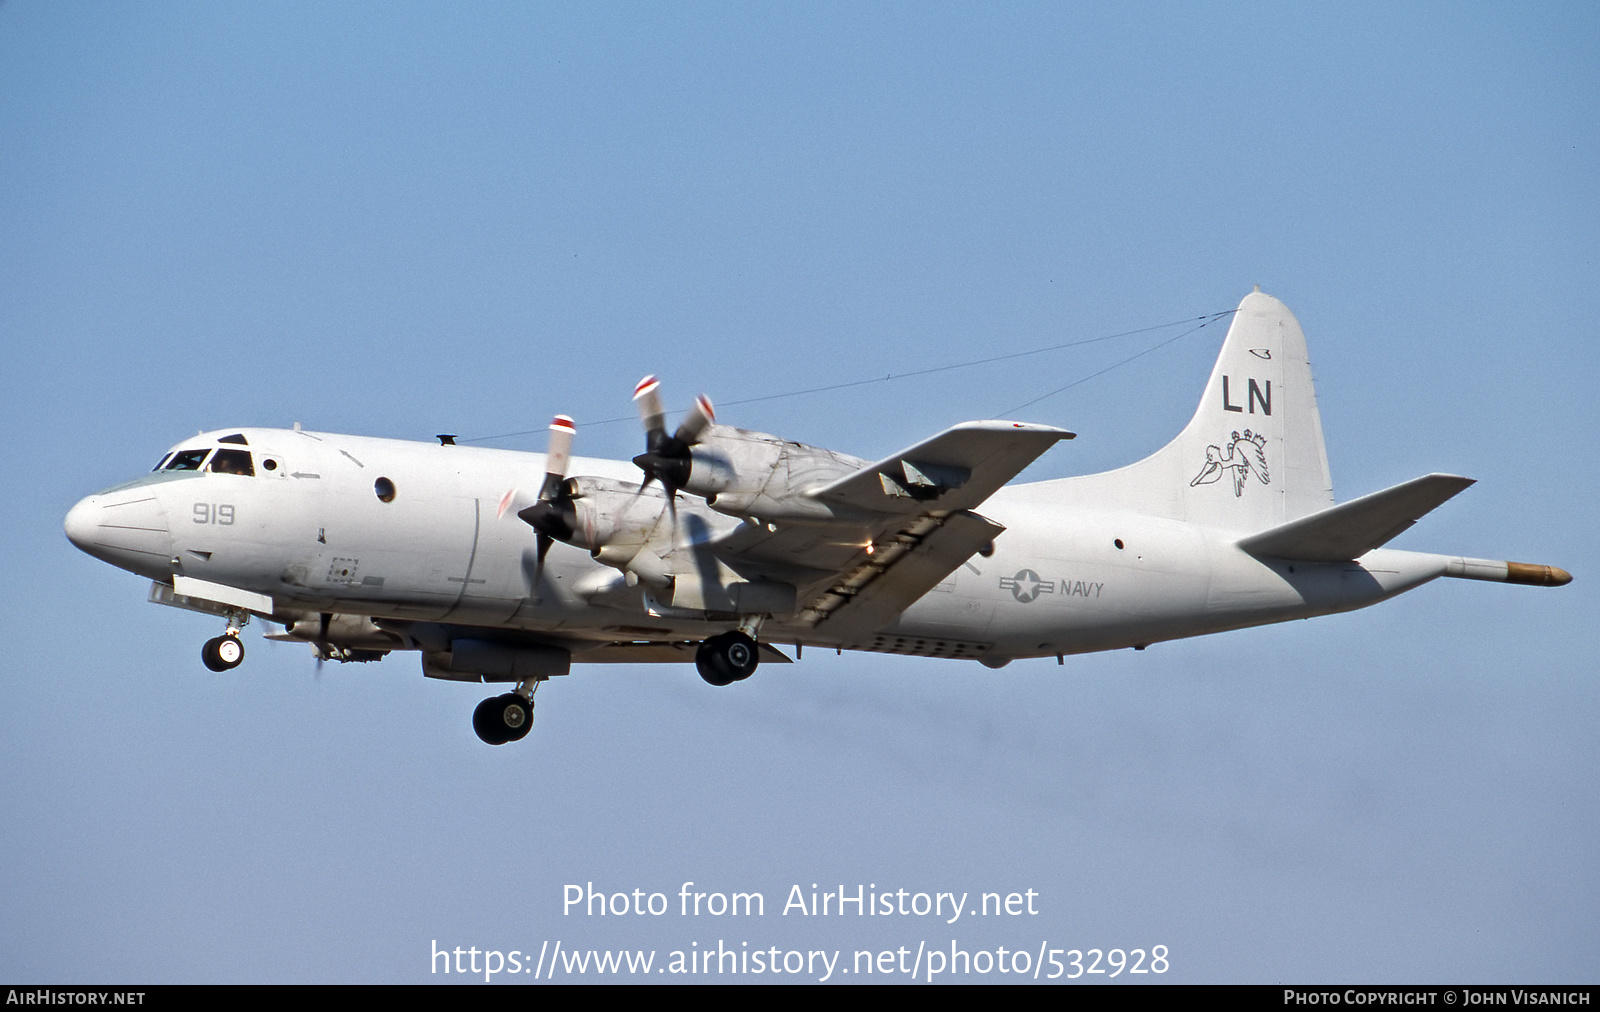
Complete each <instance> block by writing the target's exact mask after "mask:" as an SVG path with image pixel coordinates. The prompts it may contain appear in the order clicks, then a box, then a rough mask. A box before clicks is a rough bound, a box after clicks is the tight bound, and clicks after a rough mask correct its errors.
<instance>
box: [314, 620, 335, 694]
mask: <svg viewBox="0 0 1600 1012" xmlns="http://www.w3.org/2000/svg"><path fill="white" fill-rule="evenodd" d="M332 622H333V615H332V614H331V613H329V612H323V613H321V614H320V615H319V616H318V617H317V638H316V640H315V641H314V643H315V645H316V651H317V674H316V679H317V681H319V682H320V681H322V663H323V662H324V661H326V660H327V659H328V651H329V647H328V626H329V625H330V624H331V623H332Z"/></svg>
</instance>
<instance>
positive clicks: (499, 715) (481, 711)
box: [472, 692, 533, 745]
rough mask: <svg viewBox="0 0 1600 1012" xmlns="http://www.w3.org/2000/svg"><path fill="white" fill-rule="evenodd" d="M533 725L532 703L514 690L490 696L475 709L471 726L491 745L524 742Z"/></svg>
mask: <svg viewBox="0 0 1600 1012" xmlns="http://www.w3.org/2000/svg"><path fill="white" fill-rule="evenodd" d="M532 728H533V702H532V701H531V700H527V699H523V698H522V697H521V696H519V695H517V694H516V693H515V692H508V693H506V694H505V695H503V696H490V697H489V698H488V699H485V700H484V701H483V702H481V703H479V704H478V708H477V709H476V710H473V711H472V729H473V730H474V731H476V732H478V737H479V738H482V739H483V740H484V741H485V742H486V743H488V744H490V745H504V744H505V743H507V742H511V741H521V740H522V739H523V738H526V737H527V736H528V731H529V730H531V729H532Z"/></svg>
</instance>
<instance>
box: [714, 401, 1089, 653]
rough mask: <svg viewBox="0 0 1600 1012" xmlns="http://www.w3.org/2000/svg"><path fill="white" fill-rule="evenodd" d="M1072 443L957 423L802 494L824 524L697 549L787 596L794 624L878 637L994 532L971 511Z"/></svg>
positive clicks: (1029, 430) (756, 528) (996, 530)
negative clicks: (785, 590) (822, 509)
mask: <svg viewBox="0 0 1600 1012" xmlns="http://www.w3.org/2000/svg"><path fill="white" fill-rule="evenodd" d="M1071 438H1073V434H1072V433H1070V432H1066V431H1064V430H1062V429H1056V428H1052V427H1050V426H1045V425H1028V424H1024V423H1021V422H995V421H988V422H966V423H964V424H962V425H957V426H955V427H953V428H950V429H947V430H945V431H944V432H941V433H939V434H938V435H937V436H934V437H933V438H932V439H928V440H925V441H923V442H921V443H918V444H916V445H915V446H912V447H908V448H907V449H905V450H903V451H901V452H900V453H897V454H895V455H894V456H891V457H886V458H884V459H883V460H880V461H878V462H877V463H875V464H868V465H866V466H864V467H861V468H859V469H858V470H856V471H854V472H853V473H851V474H848V475H845V476H844V477H842V478H839V479H837V480H835V481H833V482H830V483H829V484H827V485H824V486H822V487H820V488H817V489H814V490H811V491H809V492H806V493H804V494H805V495H806V496H807V497H809V498H811V499H814V500H816V501H817V502H819V503H821V504H825V505H826V506H827V507H828V508H829V511H830V513H831V514H832V517H833V518H832V519H830V520H825V521H821V522H814V523H806V524H794V525H787V526H786V525H779V524H766V523H760V522H746V523H744V524H741V525H740V527H739V529H738V530H736V531H734V532H733V533H732V534H731V535H729V536H727V537H726V538H723V539H719V540H718V541H716V542H713V543H712V544H710V545H708V546H707V547H708V548H709V549H710V550H711V551H713V552H714V553H715V554H716V556H717V557H718V558H719V559H720V560H721V561H722V562H723V563H725V564H726V565H727V566H728V567H729V568H730V569H732V570H734V571H736V572H740V573H741V574H742V575H744V576H745V578H747V579H764V580H772V581H779V582H783V583H787V584H789V585H791V586H793V587H795V589H796V604H797V607H798V621H799V622H800V623H801V624H803V625H808V626H812V627H816V626H819V625H822V624H823V623H828V625H829V627H830V628H834V627H848V628H850V629H851V630H856V629H869V628H876V627H879V626H882V625H884V624H886V623H888V622H889V621H891V620H892V619H893V618H894V616H896V615H898V614H899V613H900V612H901V611H903V610H905V608H906V607H908V606H909V605H910V604H911V603H912V602H914V601H916V600H917V599H918V598H920V597H921V596H922V595H923V594H926V593H927V592H928V591H929V590H931V589H933V587H935V586H936V585H938V583H939V582H940V581H941V580H943V579H944V578H945V577H946V576H948V575H949V574H950V573H951V572H952V571H953V570H954V569H955V568H956V567H957V566H959V565H961V563H962V562H964V561H966V560H967V559H969V558H971V557H972V555H973V553H975V552H977V551H979V550H980V549H981V548H983V547H984V546H985V545H987V544H989V543H990V542H992V541H993V540H994V539H995V537H996V536H997V535H999V534H1000V533H1001V532H1002V531H1003V530H1005V528H1004V527H1002V526H1001V525H999V524H996V523H994V522H993V521H990V520H988V519H986V518H984V517H981V516H979V515H978V514H976V513H974V512H972V507H975V506H978V505H980V504H982V502H983V501H984V500H986V499H987V498H989V496H991V495H992V494H994V492H995V491H996V490H998V489H999V488H1000V487H1001V486H1003V485H1005V484H1006V482H1008V481H1010V480H1011V479H1012V478H1014V477H1016V475H1017V474H1018V472H1020V471H1021V470H1022V469H1023V468H1025V467H1027V466H1028V465H1029V464H1031V463H1033V461H1034V460H1036V459H1037V458H1038V457H1039V455H1040V454H1042V453H1044V451H1045V450H1047V449H1049V448H1050V447H1051V446H1053V445H1055V444H1056V443H1057V442H1058V441H1060V440H1062V439H1071Z"/></svg>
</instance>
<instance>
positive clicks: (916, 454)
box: [807, 421, 1076, 516]
mask: <svg viewBox="0 0 1600 1012" xmlns="http://www.w3.org/2000/svg"><path fill="white" fill-rule="evenodd" d="M1075 436H1076V433H1072V432H1068V431H1066V430H1065V429H1058V428H1055V427H1053V426H1049V425H1029V424H1027V423H1026V422H998V421H988V422H963V423H961V424H960V425H956V426H953V427H951V428H948V429H946V430H944V431H943V432H941V433H939V434H938V435H937V436H934V437H933V438H932V439H926V440H923V441H922V442H920V443H918V444H916V445H915V446H910V447H907V448H906V449H904V450H901V451H900V452H899V453H897V454H895V455H894V456H892V457H885V458H884V459H883V460H880V461H878V462H877V463H876V464H869V465H867V466H866V467H863V468H861V469H860V470H858V471H856V472H855V473H853V474H849V475H846V476H845V477H843V478H840V479H838V480H837V481H834V482H831V483H829V484H827V485H824V486H822V487H821V488H818V489H814V490H812V491H811V492H809V493H807V494H808V495H810V496H811V497H812V498H815V499H818V500H821V501H822V502H824V503H828V504H830V505H836V506H843V507H846V508H847V509H855V510H862V511H865V512H867V513H869V514H870V513H876V514H894V515H899V516H906V515H912V514H922V513H928V512H944V513H953V512H955V511H957V510H964V509H973V508H975V507H977V506H978V505H979V504H980V503H982V502H983V501H984V500H985V499H987V498H989V497H990V496H991V495H993V494H994V493H995V491H996V490H998V489H999V488H1000V487H1001V486H1002V485H1004V484H1005V483H1006V482H1008V481H1010V480H1011V479H1012V478H1015V477H1016V476H1017V474H1018V472H1020V471H1021V470H1022V469H1023V468H1025V467H1027V466H1028V465H1029V464H1031V463H1033V462H1034V461H1035V460H1037V459H1038V457H1039V455H1040V454H1042V453H1044V451H1046V450H1048V449H1050V447H1052V446H1054V445H1055V444H1056V443H1057V442H1058V441H1060V440H1063V439H1073V438H1075Z"/></svg>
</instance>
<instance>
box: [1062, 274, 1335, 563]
mask: <svg viewBox="0 0 1600 1012" xmlns="http://www.w3.org/2000/svg"><path fill="white" fill-rule="evenodd" d="M1061 484H1062V485H1063V486H1064V488H1063V492H1065V493H1066V494H1067V495H1068V497H1069V498H1070V499H1071V500H1072V501H1074V502H1081V503H1084V504H1085V505H1089V504H1094V505H1098V506H1102V507H1106V506H1112V507H1123V508H1127V509H1131V510H1137V511H1138V512H1140V513H1146V514H1153V515H1155V516H1162V517H1168V518H1170V519H1173V520H1182V521H1185V522H1187V523H1192V524H1200V525H1203V526H1207V527H1216V528H1221V529H1224V530H1235V531H1247V532H1255V531H1262V530H1266V529H1267V528H1269V527H1276V526H1278V525H1280V524H1284V523H1287V522H1289V521H1291V520H1296V519H1298V518H1300V517H1303V516H1307V515H1309V514H1311V513H1315V512H1316V511H1318V510H1321V509H1325V508H1327V507H1328V506H1331V505H1332V504H1333V480H1332V478H1331V477H1330V475H1329V473H1328V454H1327V451H1326V450H1325V449H1324V447H1323V444H1322V417H1321V414H1320V413H1319V412H1318V411H1317V396H1316V392H1315V390H1314V389H1313V388H1312V382H1311V364H1310V362H1309V361H1308V360H1307V358H1306V339H1305V335H1304V334H1303V333H1301V331H1300V322H1299V321H1298V320H1296V319H1295V318H1294V314H1293V313H1291V312H1289V309H1288V307H1287V306H1285V305H1284V304H1283V303H1281V302H1279V301H1278V300H1277V299H1275V298H1273V297H1272V296H1270V295H1263V294H1262V293H1261V292H1259V291H1257V292H1254V293H1252V294H1250V295H1247V296H1245V298H1244V301H1243V302H1241V303H1239V309H1238V311H1237V312H1236V313H1235V314H1234V318H1233V324H1232V326H1230V327H1229V328H1228V336H1227V339H1226V340H1224V341H1223V342H1222V352H1221V354H1219V355H1218V356H1217V364H1216V367H1215V368H1213V369H1212V371H1211V379H1210V381H1209V382H1208V383H1207V384H1206V391H1205V394H1204V395H1203V396H1202V397H1201V398H1200V407H1199V408H1198V409H1197V410H1196V411H1195V414H1194V417H1193V418H1192V419H1190V421H1189V424H1188V425H1187V426H1186V427H1185V428H1184V430H1183V431H1182V432H1181V433H1179V434H1178V438H1176V439H1174V440H1173V441H1172V442H1170V443H1168V444H1167V445H1166V446H1164V447H1162V448H1161V449H1160V450H1158V451H1156V452H1155V453H1154V454H1152V455H1151V456H1149V457H1146V458H1145V459H1144V460H1141V461H1139V462H1138V463H1137V464H1130V465H1128V466H1127V467H1123V468H1119V469H1117V470H1115V471H1107V472H1105V473H1103V474H1094V475H1085V476H1083V477H1080V478H1067V479H1064V480H1063V481H1062V482H1061Z"/></svg>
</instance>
